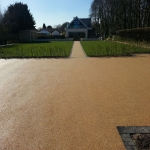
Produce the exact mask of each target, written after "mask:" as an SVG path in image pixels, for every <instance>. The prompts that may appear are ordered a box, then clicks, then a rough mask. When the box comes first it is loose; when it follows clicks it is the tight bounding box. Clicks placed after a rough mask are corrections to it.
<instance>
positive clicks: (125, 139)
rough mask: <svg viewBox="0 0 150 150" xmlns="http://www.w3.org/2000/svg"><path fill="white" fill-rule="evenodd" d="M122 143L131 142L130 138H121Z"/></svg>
mask: <svg viewBox="0 0 150 150" xmlns="http://www.w3.org/2000/svg"><path fill="white" fill-rule="evenodd" d="M122 140H123V142H133V141H132V139H131V137H130V138H122Z"/></svg>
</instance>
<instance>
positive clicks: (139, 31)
mask: <svg viewBox="0 0 150 150" xmlns="http://www.w3.org/2000/svg"><path fill="white" fill-rule="evenodd" d="M117 35H118V36H120V37H121V39H122V40H134V41H146V42H149V41H150V27H147V28H136V29H127V30H119V31H117Z"/></svg>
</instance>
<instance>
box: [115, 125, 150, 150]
mask: <svg viewBox="0 0 150 150" xmlns="http://www.w3.org/2000/svg"><path fill="white" fill-rule="evenodd" d="M117 129H118V132H119V134H120V136H121V139H122V141H123V143H124V145H125V147H126V150H137V147H136V145H135V144H134V142H133V140H132V139H131V136H130V134H131V133H141V134H143V133H146V134H147V133H150V127H149V126H117Z"/></svg>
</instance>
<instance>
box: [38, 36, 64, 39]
mask: <svg viewBox="0 0 150 150" xmlns="http://www.w3.org/2000/svg"><path fill="white" fill-rule="evenodd" d="M38 39H65V35H41V36H39V37H38Z"/></svg>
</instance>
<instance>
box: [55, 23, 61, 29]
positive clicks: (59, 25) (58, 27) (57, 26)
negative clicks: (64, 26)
mask: <svg viewBox="0 0 150 150" xmlns="http://www.w3.org/2000/svg"><path fill="white" fill-rule="evenodd" d="M53 28H55V29H58V30H60V29H61V24H58V25H54V26H53Z"/></svg>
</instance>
